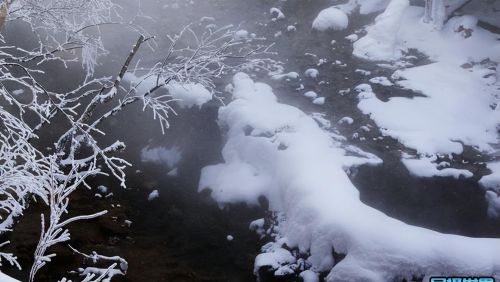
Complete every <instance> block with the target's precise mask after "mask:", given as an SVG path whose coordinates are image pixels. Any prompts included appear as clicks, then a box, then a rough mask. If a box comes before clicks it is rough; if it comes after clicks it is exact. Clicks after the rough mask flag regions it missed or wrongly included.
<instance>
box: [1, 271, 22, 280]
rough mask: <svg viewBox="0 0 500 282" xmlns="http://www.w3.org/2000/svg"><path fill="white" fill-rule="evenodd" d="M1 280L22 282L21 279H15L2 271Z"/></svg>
mask: <svg viewBox="0 0 500 282" xmlns="http://www.w3.org/2000/svg"><path fill="white" fill-rule="evenodd" d="M0 281H2V282H20V281H19V280H17V279H14V278H12V277H10V276H8V275H6V274H3V273H2V272H0Z"/></svg>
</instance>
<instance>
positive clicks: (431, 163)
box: [402, 156, 474, 179]
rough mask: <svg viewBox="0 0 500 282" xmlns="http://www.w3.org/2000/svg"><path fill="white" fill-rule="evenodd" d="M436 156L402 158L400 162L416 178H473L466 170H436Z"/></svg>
mask: <svg viewBox="0 0 500 282" xmlns="http://www.w3.org/2000/svg"><path fill="white" fill-rule="evenodd" d="M436 159H437V158H436V156H431V157H423V158H420V159H414V158H410V157H403V159H402V162H403V164H404V165H405V166H406V168H407V169H408V170H409V171H410V173H411V174H412V175H414V176H417V177H433V176H442V177H453V178H455V179H459V178H460V177H464V178H470V177H472V176H474V174H472V172H470V171H468V170H466V169H456V168H443V169H438V167H439V164H436V163H435V162H436Z"/></svg>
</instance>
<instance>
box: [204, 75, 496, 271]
mask: <svg viewBox="0 0 500 282" xmlns="http://www.w3.org/2000/svg"><path fill="white" fill-rule="evenodd" d="M233 83H234V91H233V98H234V101H233V102H231V103H230V104H229V105H227V106H225V107H223V108H221V109H220V111H219V123H220V127H221V128H222V129H224V130H225V131H226V140H227V141H226V144H225V146H224V149H223V152H222V153H223V158H224V163H221V164H218V165H213V166H208V167H206V168H204V169H203V171H202V176H201V180H200V186H199V189H200V190H203V189H205V188H209V189H210V190H211V191H212V196H213V198H214V199H216V200H217V201H218V202H219V203H220V204H222V205H223V204H227V203H231V202H247V203H250V204H255V203H257V201H258V197H259V196H261V195H262V196H265V197H266V198H267V199H268V200H269V203H270V209H271V210H273V211H277V212H280V214H281V215H282V220H280V221H279V229H278V230H279V231H278V232H279V234H278V236H277V237H276V243H274V244H268V245H266V246H265V247H264V248H263V252H264V254H261V255H259V256H258V257H257V259H256V261H255V264H256V267H259V266H264V265H268V266H271V267H272V268H273V269H274V270H275V274H276V275H284V274H287V273H290V272H291V271H293V269H296V268H297V267H298V264H299V263H301V262H299V261H300V260H297V257H296V256H294V255H293V254H295V253H296V252H295V251H292V252H291V251H290V248H292V249H295V248H296V249H297V250H299V252H300V253H301V254H302V255H306V256H307V257H308V258H307V262H306V265H307V266H308V268H309V269H310V270H312V271H313V272H315V273H318V272H322V271H328V272H329V275H328V276H327V281H392V279H395V278H404V277H406V278H411V277H412V275H417V276H423V275H427V274H441V273H443V274H453V275H459V274H464V275H470V274H471V273H480V274H482V275H495V276H496V277H498V278H500V261H499V260H498V254H499V253H500V240H498V239H479V238H467V237H463V236H456V235H447V234H442V233H438V232H435V231H431V230H427V229H424V228H419V227H415V226H410V225H407V224H405V223H403V222H401V221H398V220H395V219H393V218H390V217H388V216H386V215H385V214H383V213H382V212H380V211H378V210H375V209H373V208H371V207H369V206H367V205H365V204H363V203H362V202H361V201H360V199H359V192H358V190H357V189H356V187H354V186H353V184H352V183H351V181H350V180H349V178H348V176H347V174H346V172H345V170H346V169H348V168H349V167H351V166H353V165H360V164H363V163H371V164H377V163H379V162H380V160H378V159H377V158H376V157H374V156H371V155H368V154H364V156H363V157H356V156H353V154H352V153H349V152H348V151H347V150H346V149H344V148H342V142H340V141H339V140H340V139H341V138H338V137H336V136H337V135H335V134H331V133H329V132H327V131H325V130H323V129H321V128H320V127H319V126H318V124H317V123H316V122H315V121H314V119H313V118H311V117H309V116H307V115H306V114H305V113H303V112H302V111H300V110H299V109H297V108H295V107H292V106H288V105H284V104H280V103H278V102H277V100H276V97H275V96H274V94H273V92H272V89H271V88H270V87H269V86H268V85H266V84H262V83H255V82H253V81H252V79H250V78H249V76H247V75H246V74H243V73H239V74H237V75H236V76H235V77H234V82H233ZM358 153H359V151H358ZM254 225H255V226H256V227H255V226H253V227H252V228H255V229H259V228H261V227H260V226H261V225H259V224H254ZM333 250H335V252H337V253H343V254H347V255H346V257H345V258H344V259H343V260H341V261H335V259H334V257H333V255H332V251H333ZM302 276H308V277H310V278H311V279H313V280H311V281H314V279H315V277H314V275H313V273H312V272H310V271H308V272H304V273H303V274H302Z"/></svg>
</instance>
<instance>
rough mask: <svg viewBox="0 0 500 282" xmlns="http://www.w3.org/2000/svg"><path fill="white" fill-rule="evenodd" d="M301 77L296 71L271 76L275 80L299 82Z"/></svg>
mask: <svg viewBox="0 0 500 282" xmlns="http://www.w3.org/2000/svg"><path fill="white" fill-rule="evenodd" d="M299 77H300V75H299V74H298V73H297V72H294V71H292V72H289V73H284V74H274V75H272V76H271V78H272V79H274V80H297V79H299Z"/></svg>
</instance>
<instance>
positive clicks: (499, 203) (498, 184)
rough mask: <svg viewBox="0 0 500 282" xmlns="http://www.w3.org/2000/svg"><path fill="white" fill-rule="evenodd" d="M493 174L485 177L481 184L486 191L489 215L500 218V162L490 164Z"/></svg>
mask: <svg viewBox="0 0 500 282" xmlns="http://www.w3.org/2000/svg"><path fill="white" fill-rule="evenodd" d="M487 166H488V169H489V170H491V174H489V175H486V176H483V177H482V178H481V180H479V184H481V186H482V187H483V188H484V189H486V190H487V191H486V194H485V198H486V202H487V203H488V215H489V216H490V217H494V218H500V161H498V162H491V163H488V165H487Z"/></svg>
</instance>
